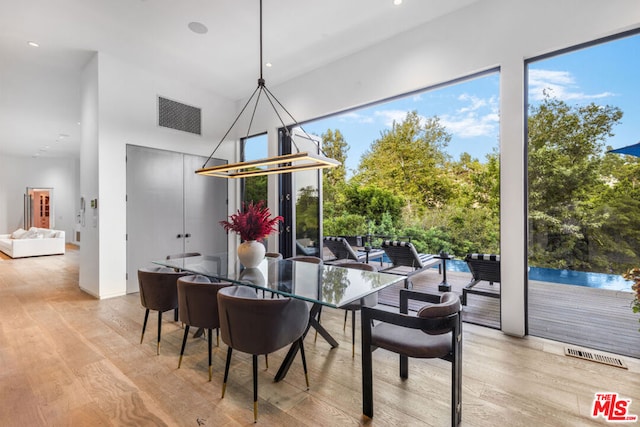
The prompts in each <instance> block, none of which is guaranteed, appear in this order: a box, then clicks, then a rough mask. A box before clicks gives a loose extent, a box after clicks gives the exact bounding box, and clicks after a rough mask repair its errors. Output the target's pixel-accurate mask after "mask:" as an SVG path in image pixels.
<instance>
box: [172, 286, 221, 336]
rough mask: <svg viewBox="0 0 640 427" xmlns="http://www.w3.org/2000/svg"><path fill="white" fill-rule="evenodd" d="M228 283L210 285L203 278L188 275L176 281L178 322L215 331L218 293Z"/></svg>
mask: <svg viewBox="0 0 640 427" xmlns="http://www.w3.org/2000/svg"><path fill="white" fill-rule="evenodd" d="M227 286H230V284H229V283H224V284H223V283H211V280H209V279H208V278H207V277H205V276H201V275H190V276H184V277H181V278H179V279H178V313H179V314H180V321H181V322H183V323H185V324H187V325H189V326H195V327H198V328H206V329H217V328H218V327H219V326H220V320H219V318H218V291H219V290H220V289H222V288H225V287H227Z"/></svg>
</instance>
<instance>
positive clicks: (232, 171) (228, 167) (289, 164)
mask: <svg viewBox="0 0 640 427" xmlns="http://www.w3.org/2000/svg"><path fill="white" fill-rule="evenodd" d="M262 95H264V96H265V97H266V98H267V100H268V101H269V104H270V105H271V107H272V108H273V111H275V114H276V116H277V117H278V120H280V123H281V124H282V128H283V129H284V132H285V133H286V135H287V136H288V137H289V138H291V141H292V142H293V145H294V146H295V148H296V150H298V152H297V153H292V154H284V155H280V156H275V157H268V158H265V159H260V160H251V161H247V162H239V163H230V164H224V165H218V166H210V167H207V163H209V160H211V158H212V157H213V155H214V154H215V152H216V150H217V149H218V147H220V145H221V144H222V142H223V141H224V139H225V138H226V137H227V135H229V133H230V132H231V130H232V129H233V127H234V126H235V124H236V123H237V122H238V120H239V119H240V117H241V116H242V114H243V113H244V112H245V110H246V109H247V107H248V106H249V104H250V103H251V101H253V100H254V98H255V104H254V106H253V113H252V114H251V119H250V121H249V129H247V136H249V132H250V131H251V124H252V123H253V118H254V116H255V113H256V109H257V107H258V102H259V101H260V97H261V96H262ZM278 107H279V108H280V109H281V110H282V112H284V113H286V115H287V116H288V117H289V119H291V120H292V121H293V122H294V124H293V126H298V127H300V125H299V124H298V122H297V121H296V120H295V119H294V118H293V116H292V115H291V113H289V111H287V109H286V108H285V107H284V106H283V105H282V103H280V101H278V99H277V98H276V97H275V96H274V95H273V94H272V93H271V91H270V90H269V89H268V88H267V86H266V84H265V81H264V78H263V77H262V0H260V78H258V87H257V88H256V89H255V90H254V91H253V93H252V94H251V96H250V97H249V99H248V100H247V102H246V103H245V105H244V107H242V110H240V113H239V114H238V116H237V117H236V118H235V120H234V121H233V123H231V126H230V127H229V129H228V130H227V132H226V133H225V134H224V136H223V137H222V139H221V140H220V142H218V145H216V147H215V148H214V149H213V152H212V153H211V155H209V158H208V159H207V161H206V162H205V163H204V165H202V168H200V169H198V170H196V173H197V174H199V175H207V176H213V177H220V178H247V177H250V176H260V175H272V174H281V173H289V172H297V171H303V170H313V169H326V168H333V167H336V166H338V165H339V164H340V162H338V161H337V160H334V159H330V158H328V157H326V156H325V155H324V154H317V153H310V152H300V149H299V148H298V146H297V144H296V143H295V141H294V140H293V137H292V136H291V134H290V132H289V127H287V126H286V125H285V124H284V120H283V119H282V115H281V114H280V112H279V111H278ZM300 129H302V128H301V127H300ZM302 131H303V132H304V129H302ZM305 134H306V132H305ZM307 137H308V138H309V139H310V140H313V139H312V138H311V137H309V135H307ZM318 151H319V152H320V153H322V148H321V147H318Z"/></svg>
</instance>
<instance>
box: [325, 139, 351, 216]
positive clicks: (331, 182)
mask: <svg viewBox="0 0 640 427" xmlns="http://www.w3.org/2000/svg"><path fill="white" fill-rule="evenodd" d="M348 150H349V144H347V142H346V141H345V140H344V137H343V136H342V133H341V132H340V131H339V130H337V129H336V130H335V131H333V130H331V129H327V131H326V132H325V133H323V134H322V151H324V153H325V154H326V155H327V156H329V157H330V158H332V159H335V160H337V161H338V162H340V165H339V166H337V167H335V168H329V169H325V170H324V171H323V173H322V203H323V208H322V211H323V216H324V217H325V218H327V217H329V218H333V217H336V216H339V215H342V214H344V208H345V198H344V187H345V185H346V177H347V170H346V167H345V162H346V160H347V151H348Z"/></svg>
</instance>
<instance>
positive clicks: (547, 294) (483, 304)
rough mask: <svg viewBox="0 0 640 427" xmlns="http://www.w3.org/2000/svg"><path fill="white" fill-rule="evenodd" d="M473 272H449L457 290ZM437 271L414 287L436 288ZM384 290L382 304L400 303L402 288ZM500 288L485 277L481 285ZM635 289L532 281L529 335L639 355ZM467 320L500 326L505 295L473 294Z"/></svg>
mask: <svg viewBox="0 0 640 427" xmlns="http://www.w3.org/2000/svg"><path fill="white" fill-rule="evenodd" d="M470 278H471V275H470V274H469V273H457V272H447V282H448V283H449V284H450V285H451V287H452V290H453V291H454V292H457V293H458V294H462V287H463V286H465V285H466V284H467V283H469V280H470ZM441 281H442V276H441V275H439V274H438V272H437V270H435V269H433V271H427V272H425V273H420V274H417V275H415V276H413V277H412V282H413V286H414V289H419V290H425V291H429V292H437V290H438V284H439V283H440V282H441ZM401 287H402V285H398V286H396V287H395V288H390V289H386V290H384V291H382V292H381V293H380V303H381V304H386V305H392V306H396V307H397V306H398V289H399V288H401ZM478 288H482V289H488V290H491V289H492V288H494V289H495V290H499V288H500V284H495V285H493V286H490V285H489V284H488V283H486V282H480V283H478V284H477V285H476V289H478ZM632 301H633V293H631V292H621V291H611V290H606V289H595V288H588V287H584V286H571V285H562V284H557V283H548V282H537V281H530V282H529V335H533V336H538V337H542V338H548V339H552V340H556V341H562V342H565V343H570V344H575V345H579V346H585V347H589V348H593V349H598V350H604V351H608V352H612V353H617V354H621V355H625V356H631V357H636V358H640V331H639V330H638V329H640V323H639V322H638V319H640V315H638V314H634V313H633V312H632V310H631V302H632ZM463 320H464V321H465V322H468V323H474V324H478V325H483V326H489V327H492V328H497V329H500V300H499V299H495V298H488V297H484V296H480V295H468V301H467V305H466V306H465V308H464V312H463Z"/></svg>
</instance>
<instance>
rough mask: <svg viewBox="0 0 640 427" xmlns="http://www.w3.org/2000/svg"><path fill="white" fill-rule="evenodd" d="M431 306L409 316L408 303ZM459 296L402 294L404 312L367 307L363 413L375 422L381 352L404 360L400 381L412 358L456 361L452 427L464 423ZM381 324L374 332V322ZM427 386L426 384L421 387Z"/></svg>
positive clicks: (453, 364) (364, 315) (364, 313)
mask: <svg viewBox="0 0 640 427" xmlns="http://www.w3.org/2000/svg"><path fill="white" fill-rule="evenodd" d="M410 299H411V300H417V301H423V302H427V303H429V304H427V305H425V306H424V307H422V308H421V309H420V310H419V311H418V312H417V314H416V315H410V314H408V312H409V300H410ZM460 310H461V304H460V297H458V295H457V294H455V293H453V292H445V293H443V294H442V295H441V296H440V295H432V294H427V293H423V292H416V291H410V290H407V289H401V290H400V313H394V312H389V311H386V310H377V309H375V308H370V307H362V411H363V413H364V415H366V416H368V417H371V418H372V417H373V357H372V353H373V351H374V350H376V349H377V348H382V349H385V350H388V351H391V352H394V353H397V354H399V355H400V378H403V379H406V378H408V377H409V357H413V358H422V359H434V358H439V359H443V360H446V361H449V362H451V425H452V426H457V425H458V424H460V421H461V419H462V400H461V398H462V321H461V316H460ZM374 320H375V321H376V325H375V327H374V326H372V322H373V321H374ZM421 386H422V387H424V385H421Z"/></svg>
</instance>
